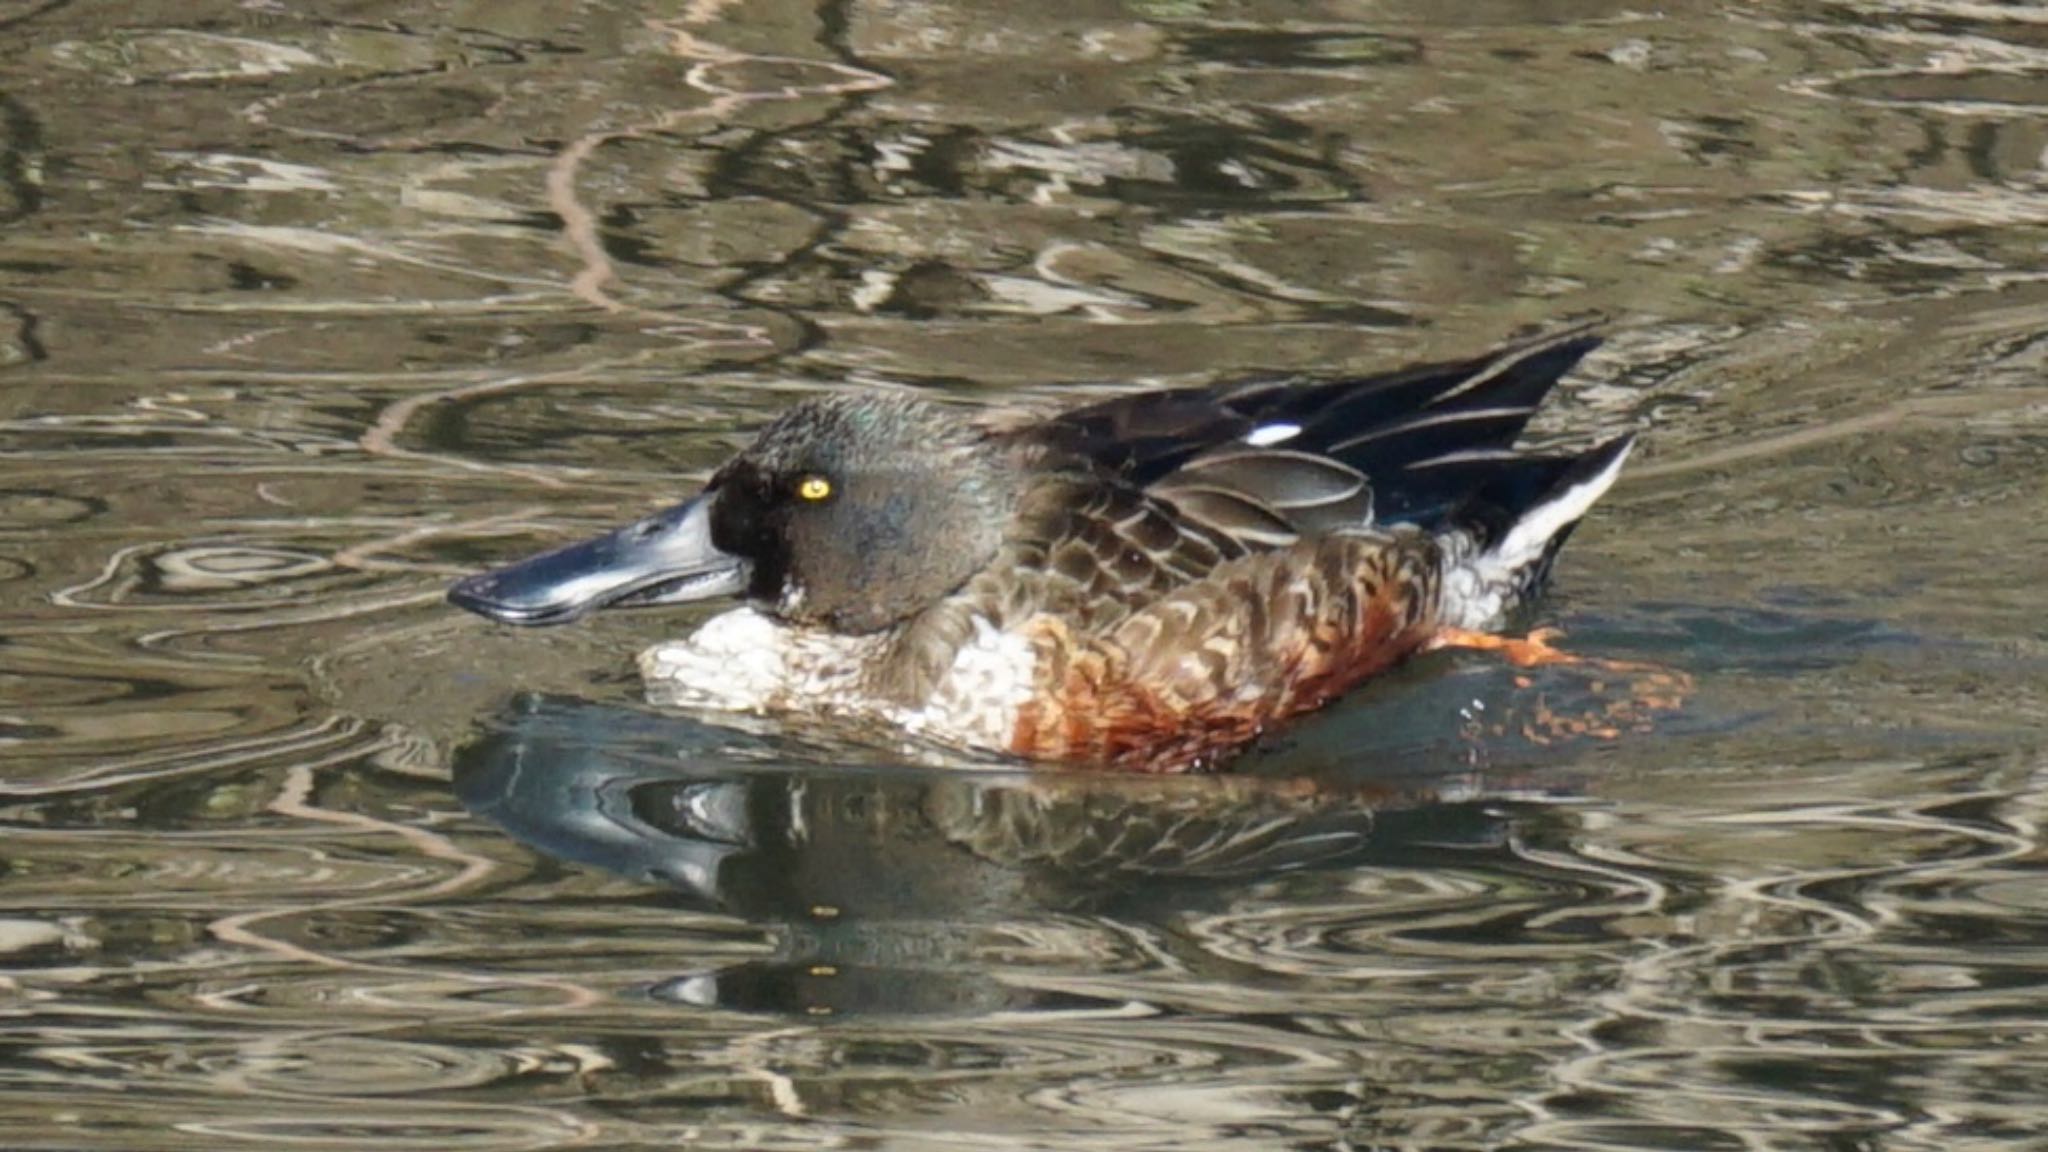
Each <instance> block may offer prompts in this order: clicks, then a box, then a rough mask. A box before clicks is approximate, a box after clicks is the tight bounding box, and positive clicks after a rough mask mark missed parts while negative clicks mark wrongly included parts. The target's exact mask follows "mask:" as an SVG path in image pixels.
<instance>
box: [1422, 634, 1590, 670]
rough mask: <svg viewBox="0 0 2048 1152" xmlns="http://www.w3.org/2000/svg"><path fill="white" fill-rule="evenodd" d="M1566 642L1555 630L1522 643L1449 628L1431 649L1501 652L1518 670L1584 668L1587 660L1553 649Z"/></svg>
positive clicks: (1521, 641) (1437, 638) (1434, 639)
mask: <svg viewBox="0 0 2048 1152" xmlns="http://www.w3.org/2000/svg"><path fill="white" fill-rule="evenodd" d="M1562 639H1564V633H1562V632H1560V631H1558V630H1557V629H1555V628H1538V629H1536V630H1535V631H1534V632H1531V633H1529V634H1528V635H1527V636H1525V637H1523V638H1522V639H1520V640H1517V639H1515V638H1514V637H1513V636H1496V635H1494V634H1493V633H1491V632H1471V631H1467V630H1466V629H1463V628H1445V629H1444V630H1442V631H1440V632H1438V633H1437V634H1436V635H1435V636H1432V637H1430V640H1429V648H1430V650H1432V651H1434V650H1436V649H1438V648H1476V649H1478V650H1480V651H1482V652H1498V653H1500V654H1501V655H1502V656H1503V657H1504V658H1506V660H1507V662H1508V663H1510V664H1513V665H1514V666H1515V667H1517V668H1535V667H1538V666H1540V665H1544V664H1583V663H1585V659H1584V658H1583V657H1579V656H1574V655H1572V654H1571V653H1569V652H1563V651H1560V650H1558V649H1556V648H1553V647H1551V646H1550V642H1551V641H1552V640H1562Z"/></svg>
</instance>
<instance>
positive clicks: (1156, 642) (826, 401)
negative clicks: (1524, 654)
mask: <svg viewBox="0 0 2048 1152" xmlns="http://www.w3.org/2000/svg"><path fill="white" fill-rule="evenodd" d="M1598 343H1599V341H1598V339H1597V338H1596V337H1593V336H1588V335H1585V334H1584V333H1583V332H1573V333H1567V334H1564V335H1562V336H1557V337H1552V338H1549V339H1543V340H1537V341H1533V342H1528V343H1522V344H1517V345H1512V346H1509V347H1505V348H1502V349H1499V350H1496V351H1494V352H1491V353H1488V354H1486V355H1484V356H1480V357H1477V358H1475V359H1471V360H1465V361H1460V362H1458V363H1448V364H1431V365H1424V366H1420V367H1412V368H1407V369H1404V370H1401V371H1397V372H1393V373H1389V374H1385V375H1377V376H1369V377H1363V378H1349V379H1340V380H1325V381H1301V380H1289V381H1279V382H1271V381H1267V382H1257V383H1249V384H1235V385H1225V386H1218V387H1213V388H1194V389H1176V390H1170V391H1156V392H1149V393H1142V394H1137V395H1132V396H1125V397H1120V398H1118V399H1113V400H1107V401H1103V402H1100V403H1094V404H1088V405H1084V406H1082V407H1078V408H1073V409H1070V410H1067V411H1064V412H1059V413H1055V414H1052V415H1049V416H1043V417H1038V418H1029V419H1027V418H1019V417H1015V416H995V415H992V414H990V413H988V412H985V411H980V410H974V409H968V408H963V407H958V406H953V405H948V404H943V403H939V402H936V401H932V400H927V399H920V398H914V397H910V396H906V395H901V394H891V395H858V396H856V395H833V396H825V397H819V398H815V399H809V400H805V401H803V402H801V403H799V404H797V405H796V406H794V407H793V408H791V409H790V410H789V411H787V412H786V413H784V414H783V415H782V416H781V417H780V418H778V419H776V420H775V421H774V422H772V423H771V424H769V425H768V426H767V427H766V428H765V429H764V430H763V431H762V432H761V433H760V436H759V438H758V439H756V440H755V441H754V442H753V444H752V445H751V446H749V447H748V448H746V449H745V450H744V451H742V452H740V453H739V454H738V455H737V456H735V457H733V458H732V460H730V461H729V462H728V463H726V464H725V465H724V466H723V467H721V468H720V469H719V470H718V471H717V473H716V474H714V475H713V476H712V478H711V480H710V482H709V483H708V484H706V485H705V486H704V489H703V491H702V492H701V493H700V494H699V495H697V496H696V497H695V498H693V499H691V500H689V501H688V502H686V503H683V504H680V505H677V506H675V507H673V508H669V509H666V510H664V511H660V512H656V513H654V514H652V515H650V516H647V517H645V518H644V519H641V520H639V521H637V522H635V523H633V524H630V525H628V526H626V527H624V528H621V529H619V530H617V531H615V532H612V533H610V534H608V535H605V536H601V537H599V538H597V539H595V540H590V541H587V542H584V543H580V544H572V545H570V546H568V547H565V548H560V549H557V550H555V551H551V552H547V553H544V554H542V555H539V556H535V557H532V558H530V559H527V560H524V561H521V562H519V563H515V564H512V565H510V566H508V567H504V568H498V569H495V570H492V571H488V572H484V573H481V574H478V575H475V576H471V577H469V578H468V579H465V580H463V581H461V582H460V583H458V584H456V585H455V587H454V588H453V589H452V590H451V591H450V592H449V599H450V600H452V601H453V602H454V603H455V604H457V605H460V606H461V607H464V608H467V609H470V610H471V611H474V612H479V613H481V614H483V615H485V616H488V617H490V618H492V619H495V620H500V621H504V622H507V623H512V624H553V623H560V622H563V621H568V620H572V619H575V618H576V617H578V616H581V615H583V614H584V613H586V612H588V611H590V610H592V609H596V608H603V607H615V606H626V605H657V604H677V603H683V602H686V601H696V600H707V599H712V598H718V597H738V598H740V599H741V600H743V601H744V603H745V606H744V607H742V608H739V609H737V610H735V611H732V612H728V613H726V614H724V615H720V616H717V617H715V618H713V619H712V620H710V621H708V622H707V623H705V624H704V625H703V627H701V628H700V629H699V630H698V631H697V632H696V634H695V635H693V636H691V637H690V638H688V639H686V640H680V641H674V642H669V643H663V644H659V645H657V646H655V647H653V648H651V649H649V650H648V651H647V652H645V653H643V654H642V656H641V658H640V668H641V671H642V673H643V675H644V676H645V678H646V681H647V684H648V687H649V692H650V696H651V697H652V698H653V699H655V700H657V701H660V702H665V703H670V704H677V705H683V706H688V707H695V708H707V709H721V710H744V711H754V712H798V713H800V712H811V711H822V712H828V713H834V714H840V715H850V716H857V717H864V718H871V719H879V720H882V721H886V722H888V723H891V724H894V725H897V726H900V727H901V728H904V729H907V730H910V731H912V732H915V733H919V734H921V735H923V736H925V737H928V738H932V739H936V740H939V741H942V742H945V743H949V744H953V745H957V746H965V747H968V748H973V749H977V750H981V751H991V752H996V753H999V754H1008V755H1011V756H1016V757H1023V758H1026V759H1032V760H1043V761H1057V762H1063V763H1068V764H1075V765H1086V766H1100V767H1111V768H1122V769H1131V770H1139V771H1150V772H1174V771H1186V770H1191V769H1201V768H1206V767H1210V766H1213V765H1215V764H1216V763H1218V762H1219V761H1220V760H1222V759H1224V758H1227V757H1228V756H1229V755H1230V754H1231V753H1232V752H1233V751H1235V750H1237V749H1239V748H1241V747H1243V746H1244V745H1245V744H1247V743H1248V742H1250V741H1251V740H1253V739H1254V738H1255V737H1257V736H1258V735H1259V734H1260V733H1262V732H1264V731H1266V730H1267V729H1269V728H1270V727H1272V726H1273V725H1275V724H1277V723H1279V722H1281V721H1284V720H1286V719H1287V718H1289V717H1291V716H1295V715H1298V714H1300V713H1303V712H1306V711H1308V710H1310V709H1314V708H1318V707H1320V706H1322V705H1323V704H1325V703H1327V702H1328V701H1330V700H1331V699H1333V698H1334V697H1336V696H1338V695H1339V694H1341V693H1343V692H1345V691H1347V690H1349V689H1351V688H1352V687H1354V686H1356V685H1358V684H1359V683H1360V682H1362V681H1364V680H1366V679H1367V678H1368V677H1371V676H1373V675H1374V674H1376V673H1378V672H1381V671H1383V670H1385V669H1386V668H1388V667H1390V666H1392V665H1394V664H1396V663H1398V662H1400V661H1401V660H1403V659H1404V658H1406V657H1408V656H1409V655H1411V654H1413V653H1416V652H1418V651H1422V650H1425V649H1428V648H1431V647H1439V646H1443V645H1446V644H1461V643H1480V644H1488V643H1498V641H1497V640H1489V639H1487V635H1486V634H1487V633H1488V632H1490V631H1491V630H1494V629H1498V628H1499V627H1501V626H1502V624H1503V623H1504V620H1505V618H1506V616H1507V615H1508V614H1509V613H1510V612H1511V611H1512V610H1513V609H1515V608H1517V607H1518V606H1520V605H1522V604H1524V603H1525V602H1527V601H1528V600H1529V598H1531V597H1532V596H1533V595H1534V594H1535V593H1536V592H1537V590H1538V589H1539V588H1540V586H1541V585H1542V584H1543V582H1544V579H1545V577H1546V575H1547V574H1548V570H1549V568H1550V565H1551V561H1552V559H1553V558H1554V557H1555V556H1556V554H1557V550H1558V548H1559V546H1560V545H1562V544H1563V543H1564V540H1565V538H1566V536H1568V535H1569V534H1570V533H1571V530H1572V528H1573V526H1574V525H1576V524H1577V522H1578V520H1579V518H1580V517H1581V516H1583V515H1584V514H1585V513H1586V510H1587V509H1588V508H1590V507H1591V506H1592V504H1593V502H1594V501H1595V500H1597V499H1598V498H1599V497H1600V495H1601V494H1602V493H1604V492H1605V491H1606V490H1607V489H1608V487H1609V486H1610V485H1612V484H1613V483H1614V480H1615V477H1616V476H1617V475H1618V474H1619V472H1620V471H1621V467H1622V463H1623V461H1624V460H1625V459H1626V457H1627V455H1628V451H1629V446H1630V438H1629V437H1627V436H1622V437H1618V438H1615V439H1612V440H1608V441H1606V442H1604V443H1601V444H1598V445H1596V446H1594V447H1592V448H1590V449H1587V450H1585V451H1582V452H1576V453H1563V454H1550V453H1533V452H1527V451H1521V450H1517V449H1516V448H1515V447H1514V443H1515V440H1516V438H1517V437H1518V436H1519V435H1520V434H1521V432H1522V429H1523V427H1524V426H1525V425H1526V424H1527V423H1528V421H1529V419H1530V417H1531V416H1532V415H1533V414H1534V413H1535V411H1536V408H1537V406H1538V405H1539V404H1540V403H1541V402H1542V400H1543V397H1544V395H1545V394H1546V393H1548V392H1549V391H1550V389H1551V387H1552V385H1554V384H1555V383H1556V382H1557V380H1558V379H1559V378H1560V377H1561V376H1563V375H1564V374H1565V373H1566V372H1567V371H1569V370H1570V369H1571V367H1572V366H1573V365H1574V364H1576V363H1577V362H1578V361H1579V360H1580V358H1581V357H1583V356H1584V355H1585V354H1586V353H1587V352H1588V351H1590V350H1591V349H1592V348H1594V347H1595V346H1596V345H1597V344H1598Z"/></svg>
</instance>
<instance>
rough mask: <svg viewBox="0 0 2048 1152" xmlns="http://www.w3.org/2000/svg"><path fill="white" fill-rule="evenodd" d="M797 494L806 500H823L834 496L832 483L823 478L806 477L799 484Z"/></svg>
mask: <svg viewBox="0 0 2048 1152" xmlns="http://www.w3.org/2000/svg"><path fill="white" fill-rule="evenodd" d="M796 494H797V495H799V496H801V497H803V498H804V499H806V500H823V499H824V498H825V497H827V496H830V495H831V494H832V482H831V481H830V480H827V479H825V478H824V477H823V476H806V477H804V478H803V480H801V481H800V482H798V484H797V486H796Z"/></svg>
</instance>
